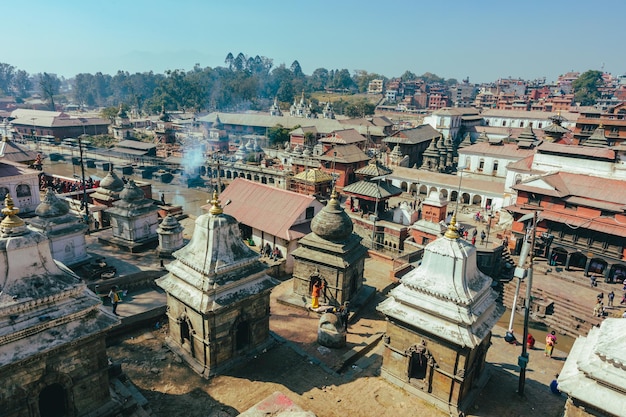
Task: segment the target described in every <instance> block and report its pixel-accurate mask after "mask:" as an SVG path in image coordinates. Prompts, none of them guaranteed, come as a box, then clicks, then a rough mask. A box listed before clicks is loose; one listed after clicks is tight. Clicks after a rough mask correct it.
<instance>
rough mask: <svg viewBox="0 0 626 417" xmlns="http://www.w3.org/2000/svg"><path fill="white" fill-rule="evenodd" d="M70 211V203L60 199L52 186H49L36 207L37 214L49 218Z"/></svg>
mask: <svg viewBox="0 0 626 417" xmlns="http://www.w3.org/2000/svg"><path fill="white" fill-rule="evenodd" d="M69 211H70V207H69V205H68V204H67V203H66V202H65V201H63V200H59V199H58V198H57V195H56V194H55V192H54V190H53V189H52V187H48V190H47V191H46V195H45V196H44V198H43V200H42V201H41V203H39V205H38V206H37V208H36V209H35V214H36V215H37V216H39V217H44V218H49V217H60V216H63V215H65V214H67V213H69Z"/></svg>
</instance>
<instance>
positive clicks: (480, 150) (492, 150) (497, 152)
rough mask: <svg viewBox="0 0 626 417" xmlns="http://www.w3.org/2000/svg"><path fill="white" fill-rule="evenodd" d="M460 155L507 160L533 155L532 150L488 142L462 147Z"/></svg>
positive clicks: (508, 144)
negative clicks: (501, 157) (500, 157)
mask: <svg viewBox="0 0 626 417" xmlns="http://www.w3.org/2000/svg"><path fill="white" fill-rule="evenodd" d="M459 152H460V153H463V154H469V155H490V156H504V157H507V158H519V159H523V158H526V157H527V156H529V155H533V154H534V153H535V150H534V149H522V148H518V147H517V144H515V143H504V144H502V145H491V144H489V142H479V143H475V144H473V145H470V146H466V147H464V148H463V149H462V150H461V151H459Z"/></svg>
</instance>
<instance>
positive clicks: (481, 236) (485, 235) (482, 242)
mask: <svg viewBox="0 0 626 417" xmlns="http://www.w3.org/2000/svg"><path fill="white" fill-rule="evenodd" d="M486 237H487V234H486V233H485V231H484V230H483V231H482V232H480V244H481V245H484V244H485V238H486Z"/></svg>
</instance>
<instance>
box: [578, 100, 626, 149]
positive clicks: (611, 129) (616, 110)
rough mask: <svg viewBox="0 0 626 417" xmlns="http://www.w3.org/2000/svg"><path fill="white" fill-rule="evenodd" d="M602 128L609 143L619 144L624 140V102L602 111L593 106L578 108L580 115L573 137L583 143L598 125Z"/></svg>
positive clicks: (625, 110) (625, 116) (625, 109)
mask: <svg viewBox="0 0 626 417" xmlns="http://www.w3.org/2000/svg"><path fill="white" fill-rule="evenodd" d="M599 126H602V127H603V128H604V132H605V135H606V138H607V140H608V141H609V144H614V145H617V144H620V143H622V142H624V140H626V103H620V104H618V105H616V106H613V107H611V108H609V109H608V110H605V111H602V110H599V109H597V108H595V107H585V108H581V109H580V116H579V117H578V119H577V120H576V126H575V127H574V129H573V130H574V139H575V140H576V141H577V142H578V143H584V142H585V141H586V140H587V139H588V138H589V137H590V136H591V134H592V133H593V132H594V131H595V130H596V129H597V128H598V127H599Z"/></svg>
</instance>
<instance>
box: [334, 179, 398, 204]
mask: <svg viewBox="0 0 626 417" xmlns="http://www.w3.org/2000/svg"><path fill="white" fill-rule="evenodd" d="M343 193H345V194H350V195H356V196H365V197H370V198H372V199H376V198H377V199H379V200H382V199H385V198H389V197H394V196H397V195H400V194H402V189H401V188H398V187H396V186H395V185H391V184H389V183H387V182H386V181H381V182H380V185H379V184H378V182H375V181H358V182H355V183H352V184H350V185H347V186H345V187H343Z"/></svg>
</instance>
